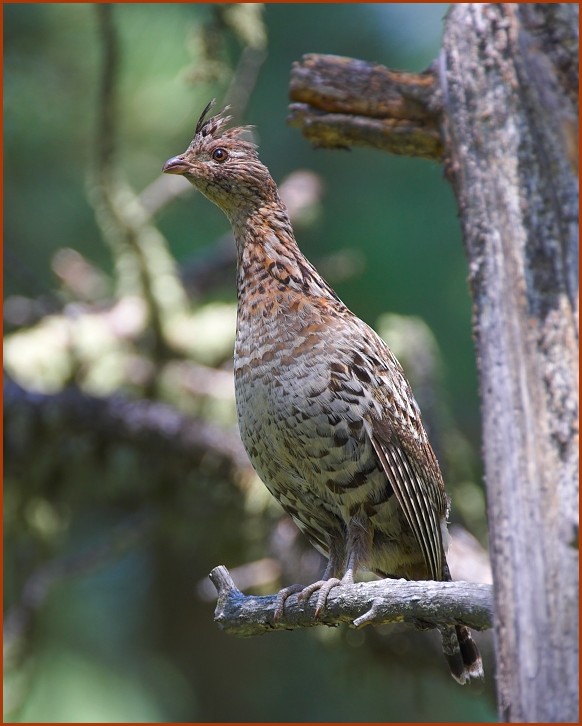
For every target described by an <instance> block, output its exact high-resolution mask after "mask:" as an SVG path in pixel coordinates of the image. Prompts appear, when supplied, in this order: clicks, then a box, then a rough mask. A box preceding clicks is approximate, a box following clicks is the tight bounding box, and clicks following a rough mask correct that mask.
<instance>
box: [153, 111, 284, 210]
mask: <svg viewBox="0 0 582 726" xmlns="http://www.w3.org/2000/svg"><path fill="white" fill-rule="evenodd" d="M213 105H214V101H211V102H210V103H209V104H208V105H207V106H206V108H205V109H204V111H203V112H202V115H201V116H200V119H199V120H198V123H197V124H196V132H195V134H194V138H193V139H192V142H191V144H190V146H188V148H187V149H186V151H185V152H184V153H183V154H179V155H178V156H174V157H172V158H171V159H168V161H166V163H165V164H164V166H163V167H162V171H164V172H165V173H166V174H182V176H184V177H186V179H188V181H189V182H191V183H192V184H193V185H194V186H195V187H196V188H197V189H198V190H199V191H201V192H202V194H204V196H206V197H207V198H208V199H210V201H211V202H214V203H215V204H217V205H218V206H219V207H220V208H221V209H222V210H223V211H224V212H225V213H226V214H227V216H228V217H232V216H235V215H237V214H241V213H242V214H249V213H252V211H253V210H254V209H257V208H259V207H261V206H264V205H266V204H268V203H269V201H271V200H273V199H274V198H276V196H277V188H276V186H275V182H274V181H273V179H272V178H271V175H270V174H269V171H268V169H267V168H266V167H265V166H264V165H263V164H262V163H261V162H260V161H259V157H258V156H257V151H256V146H255V144H253V143H252V142H250V141H247V140H245V139H244V138H243V135H244V134H245V132H247V131H248V130H249V128H250V127H248V126H241V127H237V128H231V129H225V126H226V125H227V124H228V122H229V121H230V120H231V118H232V117H231V116H226V115H225V112H226V111H227V110H228V106H227V107H226V108H225V109H224V110H223V111H221V112H220V113H218V114H216V115H215V116H211V117H210V118H208V119H206V115H207V113H208V112H209V111H210V109H211V108H212V106H213Z"/></svg>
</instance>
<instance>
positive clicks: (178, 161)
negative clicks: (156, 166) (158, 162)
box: [162, 156, 188, 174]
mask: <svg viewBox="0 0 582 726" xmlns="http://www.w3.org/2000/svg"><path fill="white" fill-rule="evenodd" d="M187 170H188V163H187V162H186V161H185V159H184V157H183V156H173V157H172V158H171V159H168V161H166V163H165V164H164V166H163V167H162V171H163V172H164V174H183V173H184V172H185V171H187Z"/></svg>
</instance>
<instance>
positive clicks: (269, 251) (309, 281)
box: [230, 199, 337, 301]
mask: <svg viewBox="0 0 582 726" xmlns="http://www.w3.org/2000/svg"><path fill="white" fill-rule="evenodd" d="M230 221H231V224H232V227H233V232H234V236H235V240H236V246H237V289H238V296H239V300H240V299H241V298H242V297H245V296H248V295H252V294H253V293H254V292H256V291H258V292H259V293H261V294H264V291H269V292H272V293H274V294H275V295H277V294H278V295H281V294H285V293H289V294H301V295H305V296H308V297H311V298H317V299H319V300H321V299H322V298H325V299H333V300H336V301H337V296H336V295H335V293H334V292H333V290H331V288H330V287H329V286H328V285H327V283H326V282H325V281H324V280H323V279H322V278H321V276H320V275H319V273H318V272H317V270H316V269H315V268H314V267H313V265H312V264H311V263H310V262H309V260H307V258H306V257H305V256H304V255H303V253H302V252H301V250H300V249H299V247H298V246H297V242H296V241H295V236H294V234H293V228H292V227H291V222H290V220H289V216H288V214H287V210H286V208H285V206H284V205H283V203H282V202H281V201H280V200H278V199H277V200H274V201H272V202H268V203H265V204H264V205H263V206H260V207H258V208H256V209H254V210H253V211H252V213H250V214H244V215H243V214H241V215H232V216H231V218H230Z"/></svg>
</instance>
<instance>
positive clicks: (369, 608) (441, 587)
mask: <svg viewBox="0 0 582 726" xmlns="http://www.w3.org/2000/svg"><path fill="white" fill-rule="evenodd" d="M210 579H211V581H212V583H213V584H214V586H215V588H216V590H217V592H218V602H217V604H216V609H215V611H214V620H215V622H216V623H217V624H218V626H219V627H220V628H221V629H222V630H224V631H226V632H227V633H230V634H232V635H239V636H251V635H260V634H262V633H266V632H269V631H271V630H294V629H297V628H308V627H313V626H315V625H328V626H336V625H339V624H340V623H348V624H350V625H352V626H354V627H361V626H362V625H368V624H375V625H382V624H385V623H401V622H409V623H412V624H414V623H418V622H422V624H423V626H426V624H431V625H433V626H436V625H437V624H444V623H454V624H463V625H467V626H469V627H470V628H473V629H474V630H486V629H487V628H490V627H491V624H492V621H493V594H492V586H491V585H480V584H479V585H478V584H474V583H469V582H409V581H408V580H376V581H374V582H358V583H356V584H355V585H344V586H342V587H336V588H334V589H333V590H331V592H330V594H329V596H328V599H327V605H326V608H325V611H324V613H323V615H322V616H321V617H320V618H318V619H317V620H316V619H315V616H314V613H315V606H316V602H317V593H315V594H314V595H312V597H311V598H310V600H309V601H308V602H306V603H303V602H300V601H299V600H298V599H297V595H292V596H291V597H289V599H288V600H287V601H286V603H285V611H284V613H283V616H282V617H281V618H280V619H279V620H277V621H276V622H275V621H274V618H273V615H274V612H275V604H276V600H277V596H276V595H267V596H255V595H243V593H242V592H240V590H238V588H237V587H236V585H235V584H234V581H233V579H232V577H231V576H230V573H229V572H228V570H227V569H226V567H224V566H222V565H221V566H219V567H215V568H214V569H213V570H212V572H211V573H210Z"/></svg>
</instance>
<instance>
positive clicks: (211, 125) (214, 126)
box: [194, 98, 254, 146]
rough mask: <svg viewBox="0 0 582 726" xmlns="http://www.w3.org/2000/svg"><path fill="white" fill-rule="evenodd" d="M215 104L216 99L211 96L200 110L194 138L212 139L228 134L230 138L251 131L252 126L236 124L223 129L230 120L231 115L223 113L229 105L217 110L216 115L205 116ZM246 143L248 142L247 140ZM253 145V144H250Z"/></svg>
mask: <svg viewBox="0 0 582 726" xmlns="http://www.w3.org/2000/svg"><path fill="white" fill-rule="evenodd" d="M215 105H216V99H215V98H213V99H212V100H211V101H210V102H209V103H208V104H207V105H206V108H205V109H204V111H202V113H201V115H200V118H199V119H198V123H197V124H196V133H195V136H194V140H196V139H199V138H206V137H208V136H210V137H211V138H213V139H218V138H220V137H221V136H228V137H230V138H238V137H240V136H241V135H242V134H244V133H247V132H249V131H251V129H252V128H253V127H252V126H237V127H235V128H232V129H228V130H225V128H224V127H225V126H226V125H227V124H228V122H229V121H232V116H227V115H225V114H226V113H227V111H228V110H229V109H230V106H225V107H224V108H223V109H222V111H219V112H218V113H217V114H216V115H214V116H211V117H210V118H208V119H207V118H206V116H207V114H208V112H209V111H210V110H211V109H212V108H213V107H214V106H215ZM247 143H248V142H247ZM252 145H253V146H254V144H252Z"/></svg>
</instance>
